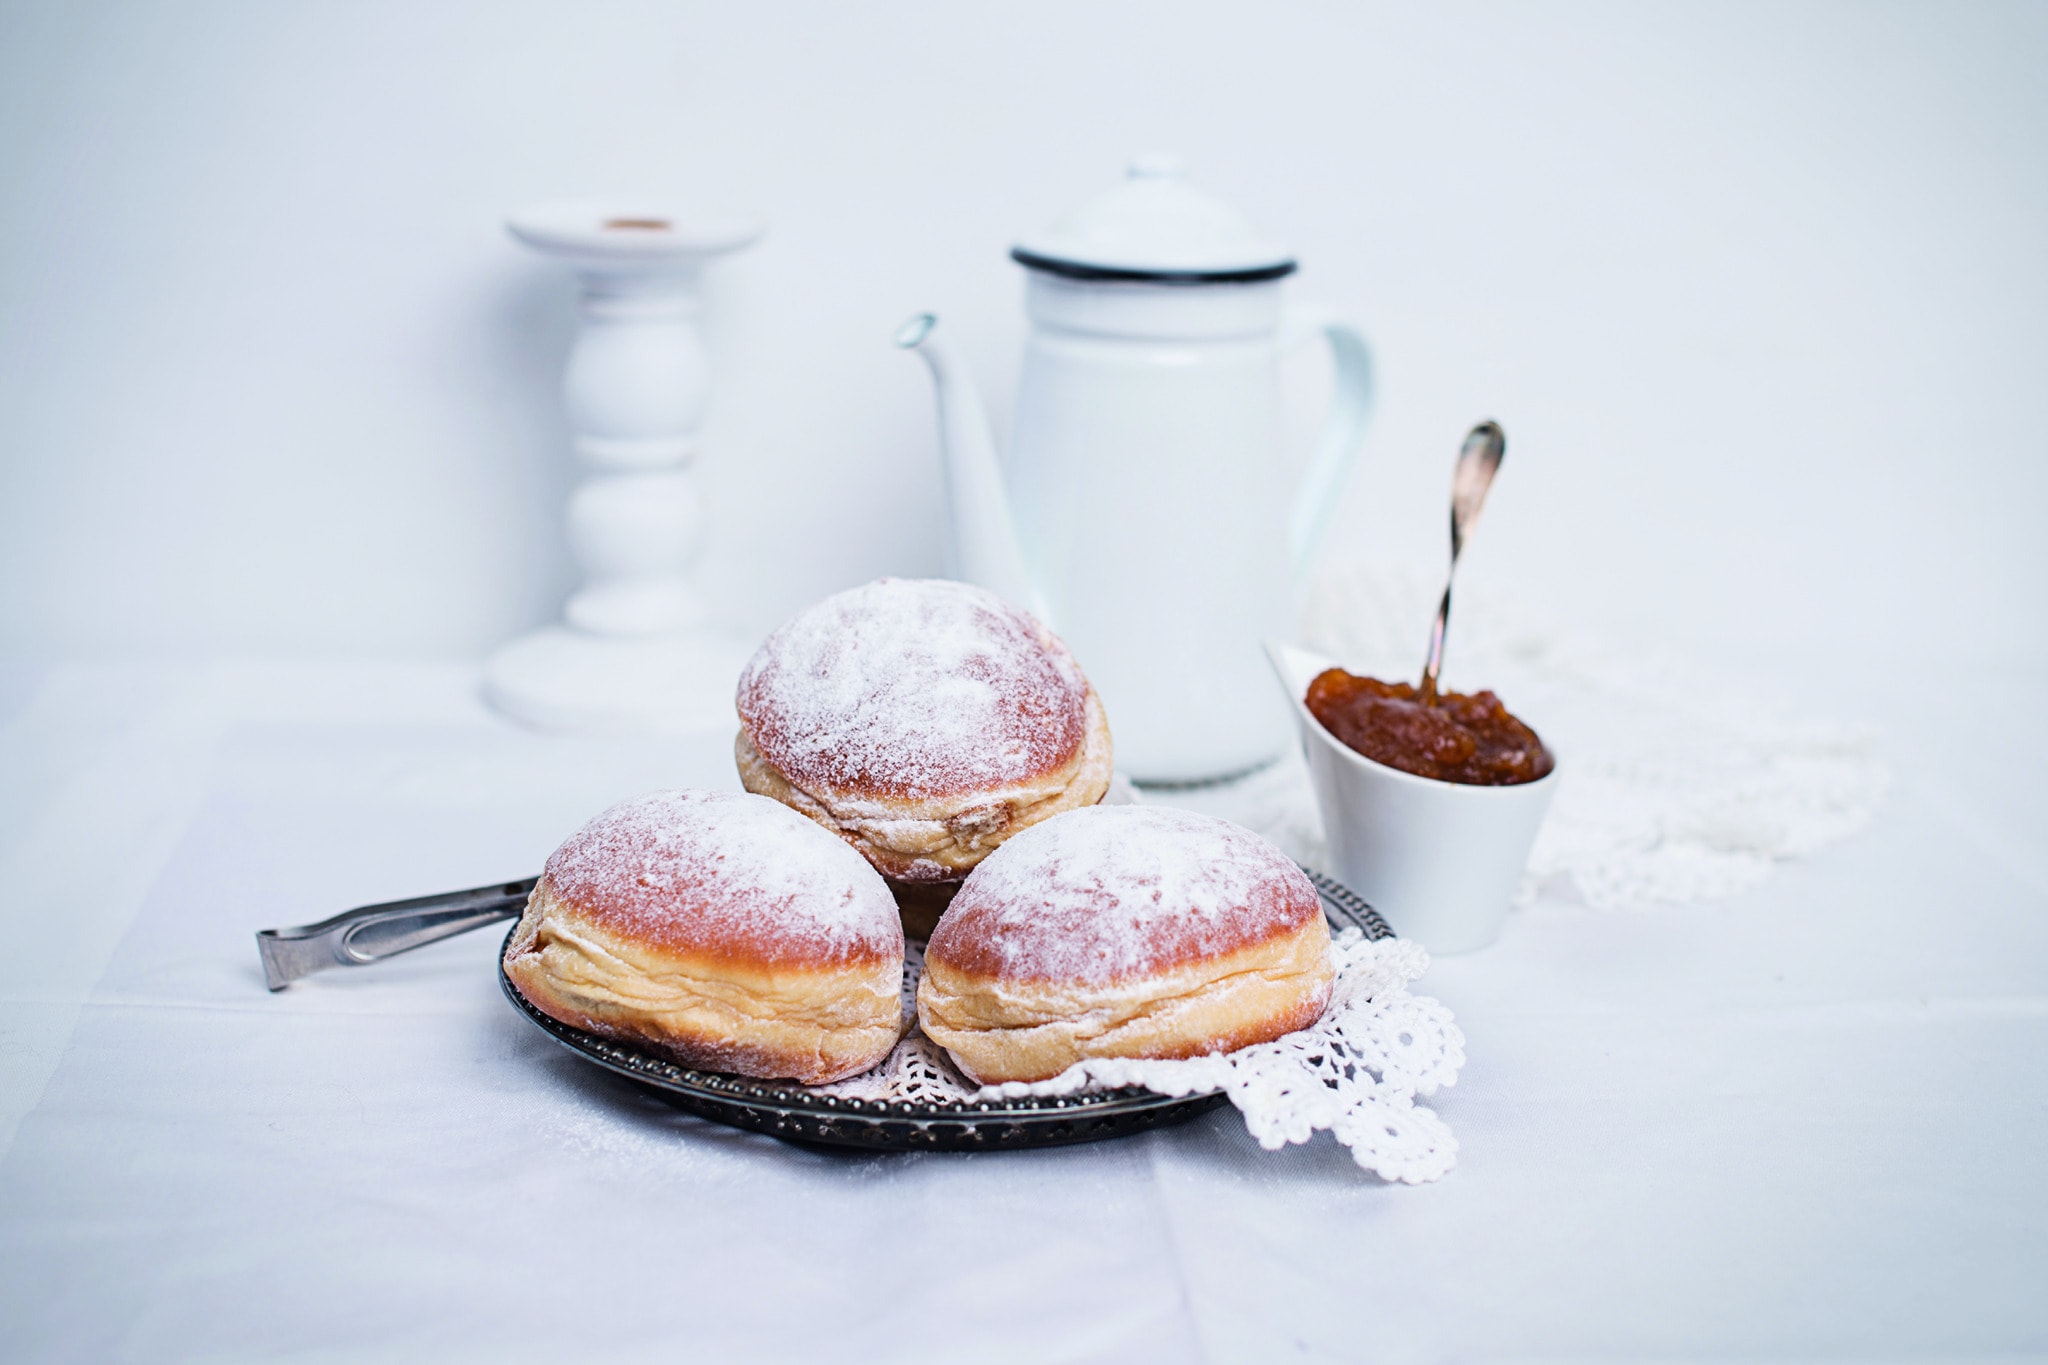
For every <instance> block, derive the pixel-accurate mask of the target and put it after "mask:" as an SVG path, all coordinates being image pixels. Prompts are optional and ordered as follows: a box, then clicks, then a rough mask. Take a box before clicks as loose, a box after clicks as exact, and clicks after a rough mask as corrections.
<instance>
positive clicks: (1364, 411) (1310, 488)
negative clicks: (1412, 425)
mask: <svg viewBox="0 0 2048 1365" xmlns="http://www.w3.org/2000/svg"><path fill="white" fill-rule="evenodd" d="M1318 336H1320V337H1322V338H1323V339H1324V340H1325V341H1327V342H1329V344H1330V355H1331V358H1332V359H1333V360H1335V361H1336V366H1337V368H1336V376H1335V379H1336V382H1335V384H1334V386H1333V392H1332V393H1331V396H1330V416H1329V420H1328V421H1326V422H1324V424H1323V435H1322V439H1321V440H1320V441H1318V442H1317V443H1316V452H1315V454H1314V455H1313V456H1312V457H1311V458H1310V459H1309V462H1308V469H1307V470H1306V471H1305V472H1304V473H1303V474H1302V476H1301V487H1300V489H1299V491H1297V492H1296V493H1295V495H1294V511H1293V513H1292V514H1291V515H1290V516H1289V517H1288V521H1287V549H1288V562H1289V564H1290V565H1291V566H1292V567H1293V570H1294V582H1295V584H1296V585H1297V586H1299V585H1300V584H1301V583H1302V582H1303V581H1304V580H1306V579H1307V577H1308V570H1309V565H1310V564H1311V563H1312V562H1313V561H1314V559H1315V555H1316V549H1317V547H1318V546H1320V545H1321V544H1322V540H1323V533H1324V532H1326V531H1327V530H1329V527H1330V514H1331V513H1333V512H1335V511H1336V510H1337V497H1338V495H1339V494H1340V493H1342V492H1343V491H1344V481H1345V479H1346V478H1348V477H1349V476H1350V473H1351V463H1352V461H1353V460H1354V459H1356V458H1357V456H1358V446H1359V443H1360V442H1361V441H1363V440H1364V439H1365V428H1366V424H1367V423H1368V422H1370V421H1371V420H1372V409H1373V374H1372V351H1371V349H1370V348H1369V347H1368V346H1367V345H1366V344H1365V335H1364V333H1362V332H1360V331H1359V330H1358V329H1357V328H1356V327H1354V326H1352V325H1351V324H1350V323H1348V322H1346V321H1344V320H1343V319H1342V318H1340V317H1338V316H1336V315H1335V314H1333V313H1330V312H1328V311H1326V310H1324V309H1320V308H1315V307H1306V306H1295V307H1290V308H1289V309H1288V310H1287V315H1286V318H1285V320H1284V322H1283V324H1282V327H1281V337H1282V341H1283V344H1285V345H1287V346H1288V347H1289V348H1290V349H1292V347H1294V346H1298V345H1301V344H1302V343H1304V342H1307V341H1309V340H1311V339H1312V338H1314V337H1318Z"/></svg>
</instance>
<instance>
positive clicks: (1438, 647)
mask: <svg viewBox="0 0 2048 1365" xmlns="http://www.w3.org/2000/svg"><path fill="white" fill-rule="evenodd" d="M1507 453H1508V438H1507V433H1505V432H1503V431H1502V430H1501V429H1500V424H1499V423H1498V422H1481V423H1480V424H1479V425H1478V426H1476V427H1474V428H1472V430H1471V432H1470V433H1469V434H1468V435H1467V436H1466V437H1465V445H1464V448H1463V449H1462V450H1460V451H1459V452H1458V468H1457V470H1456V471H1455V472H1454V473H1453V474H1452V475H1451V571H1450V573H1448V574H1446V575H1445V576H1444V600H1443V601H1442V602H1440V603H1438V604H1437V609H1436V624H1435V625H1433V626H1431V627H1430V628H1429V658H1428V659H1427V660H1426V661H1424V663H1423V665H1422V687H1421V689H1420V691H1421V693H1422V704H1423V705H1424V706H1434V705H1436V679H1437V674H1439V673H1441V672H1442V671H1443V666H1444V632H1445V631H1446V630H1448V629H1449V628H1450V624H1451V580H1452V579H1454V578H1456V577H1457V574H1458V555H1459V554H1460V553H1461V552H1462V551H1463V550H1464V548H1465V537H1466V536H1468V535H1470V534H1471V532H1472V528H1473V527H1474V526H1477V525H1478V524H1479V509H1480V508H1482V507H1484V506H1485V505H1486V490H1487V489H1489V488H1491V487H1493V476H1494V475H1495V474H1497V473H1499V472H1500V462H1501V458H1502V457H1503V456H1505V455H1506V454H1507Z"/></svg>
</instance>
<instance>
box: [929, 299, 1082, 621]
mask: <svg viewBox="0 0 2048 1365" xmlns="http://www.w3.org/2000/svg"><path fill="white" fill-rule="evenodd" d="M938 323H939V320H938V318H937V316H936V315H934V314H931V313H919V314H918V315H917V316H915V317H913V318H911V319H910V320H909V321H908V322H905V323H904V324H903V325H902V326H901V327H899V328H897V329H896V344H897V345H898V346H900V347H902V348H903V349H904V350H906V351H916V352H917V353H918V354H919V355H922V356H923V357H924V360H925V364H927V365H929V366H931V371H932V384H933V386H934V388H935V389H936V390H937V397H938V403H939V463H940V467H941V468H942V469H943V470H944V471H945V483H946V513H947V516H948V519H949V520H950V522H951V524H952V528H953V565H952V571H953V573H954V574H955V576H957V577H959V578H961V579H963V580H965V581H966V582H969V583H973V584H975V585H976V586H978V587H983V588H987V589H988V590H989V591H990V592H992V593H994V594H996V595H997V596H998V597H1002V598H1006V599H1008V600H1009V601H1011V602H1014V603H1016V604H1017V605H1019V606H1021V607H1026V608H1028V609H1030V610H1031V611H1033V612H1036V613H1037V614H1038V617H1039V619H1040V620H1043V621H1046V622H1047V624H1051V618H1050V617H1049V616H1048V615H1047V613H1046V609H1045V603H1044V601H1043V600H1042V598H1041V595H1040V594H1039V593H1038V591H1037V590H1036V589H1035V588H1034V587H1033V585H1032V582H1031V578H1030V575H1029V573H1028V572H1027V571H1026V569H1025V567H1024V553H1023V550H1022V548H1021V546H1020V545H1019V543H1018V539H1017V527H1016V523H1015V522H1014V521H1013V520H1012V519H1011V516H1010V499H1009V495H1008V494H1007V493H1006V492H1005V491H1004V488H1003V472H1002V466H1001V465H1000V464H998V463H997V461H996V446H995V439H994V437H993V435H992V434H991V433H990V431H989V424H988V413H987V412H986V411H985V410H984V409H983V407H982V405H981V394H980V393H979V392H978V391H977V390H976V388H975V386H974V379H973V376H971V375H970V374H968V373H967V369H966V367H965V366H964V365H963V364H962V363H961V361H960V358H959V356H958V355H956V354H955V353H954V352H953V350H952V348H951V347H949V346H947V345H945V344H944V343H943V342H941V341H940V340H939V339H938V338H937V337H936V336H935V335H934V333H935V332H936V331H937V329H938Z"/></svg>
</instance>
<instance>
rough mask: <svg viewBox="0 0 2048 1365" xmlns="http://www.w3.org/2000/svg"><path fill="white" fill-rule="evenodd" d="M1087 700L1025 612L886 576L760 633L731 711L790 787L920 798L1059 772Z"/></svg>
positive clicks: (958, 588) (982, 595)
mask: <svg viewBox="0 0 2048 1365" xmlns="http://www.w3.org/2000/svg"><path fill="white" fill-rule="evenodd" d="M1087 694H1088V684H1087V681H1086V679H1085V678H1084V677H1083V676H1082V674H1081V670H1080V669H1079V667H1078V666H1076V665H1075V663H1074V661H1073V658H1072V656H1070V655H1069V654H1068V653H1067V651H1066V649H1065V647H1064V646H1062V645H1061V644H1060V643H1059V641H1058V640H1056V639H1054V638H1053V637H1052V636H1051V635H1050V633H1049V632H1046V631H1045V630H1044V628H1043V627H1042V626H1040V625H1039V623H1038V622H1037V620H1035V619H1034V618H1033V617H1032V616H1030V615H1029V614H1028V613H1026V612H1024V611H1022V610H1020V609H1019V608H1017V607H1014V606H1011V605H1010V604H1009V603H1007V602H1005V601H1003V600H1002V599H1001V598H999V597H997V596H995V595H994V594H992V593H988V592H984V591H983V590H981V589H979V588H974V587H970V586H968V585H967V584H964V583H953V582H948V581H945V580H941V579H891V578H884V579H881V580H878V581H877V582H874V583H869V584H867V585H866V586H864V587H859V588H854V589H852V590H850V591H847V592H842V593H839V594H837V595H835V596H832V597H828V598H826V599H825V600H824V601H823V602H820V603H818V604H817V605H816V606H814V607H811V608H810V609H809V610H807V611H805V612H803V613H802V614H800V615H799V616H797V617H796V618H795V619H794V620H792V621H790V622H789V623H788V624H786V625H784V626H783V627H782V628H781V629H780V630H777V631H776V632H775V633H774V634H773V635H771V636H769V637H768V640H767V642H766V643H765V644H763V645H762V646H761V649H760V651H759V652H758V653H756V654H755V655H754V658H753V661H752V662H751V663H749V664H748V665H747V669H746V672H745V673H744V674H742V675H741V678H740V687H739V712H740V718H741V720H742V721H744V722H745V724H746V725H747V728H748V731H749V732H750V734H751V735H752V736H753V740H754V744H755V747H757V748H758V749H759V750H760V751H761V753H762V755H763V756H764V757H765V758H767V759H768V761H769V762H771V763H773V764H774V765H775V766H776V767H777V768H778V769H780V770H781V772H782V773H783V774H784V776H786V777H787V778H789V779H790V780H791V781H792V782H795V783H797V784H798V785H800V786H805V787H813V788H815V787H826V788H831V789H833V790H836V791H840V792H871V793H874V794H876V795H883V796H892V797H901V798H909V799H919V798H927V797H938V796H949V795H954V794H957V793H960V792H966V791H974V790H978V789H982V788H986V787H992V786H1001V785H1004V784H1007V783H1011V782H1018V781H1025V780H1029V779H1031V778H1033V777H1036V776H1039V775H1041V774H1044V773H1047V772H1051V771H1053V770H1055V769H1057V768H1058V767H1060V766H1061V765H1062V764H1064V763H1066V762H1068V761H1069V760H1070V759H1071V758H1072V757H1073V755H1074V754H1075V752H1076V751H1077V750H1078V749H1079V748H1080V746H1081V743H1082V741H1083V739H1084V737H1085V731H1086V716H1087V712H1086V701H1087Z"/></svg>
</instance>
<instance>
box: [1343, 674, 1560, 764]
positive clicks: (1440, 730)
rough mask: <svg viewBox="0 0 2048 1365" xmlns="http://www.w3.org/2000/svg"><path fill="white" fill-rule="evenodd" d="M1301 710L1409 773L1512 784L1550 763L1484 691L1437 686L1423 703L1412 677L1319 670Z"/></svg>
mask: <svg viewBox="0 0 2048 1365" xmlns="http://www.w3.org/2000/svg"><path fill="white" fill-rule="evenodd" d="M1307 701H1308V709H1309V711H1310V712H1311V713H1313V714H1314V716H1315V718H1316V719H1317V720H1319V721H1321V722H1322V723H1323V728H1324V729H1326V730H1328V731H1329V732H1330V733H1331V734H1333V735H1335V736H1336V737H1337V738H1338V739H1340V740H1342V741H1343V742H1344V744H1345V746H1346V747H1347V748H1350V749H1354V750H1356V751H1357V752H1359V753H1361V754H1364V755H1365V756H1366V757H1367V758H1369V759H1371V760H1373V761H1374V762H1375V763H1384V764H1386V765H1387V766H1388V767H1389V768H1399V769H1400V770H1401V771H1402V772H1404V773H1414V774H1415V775H1416V776H1417V777H1433V778H1436V779H1437V780H1438V781H1440V782H1461V783H1464V784H1465V785H1466V786H1472V787H1512V786H1514V785H1516V784H1517V783H1522V782H1534V781H1535V780H1536V779H1538V778H1539V777H1548V776H1549V775H1550V770H1551V769H1552V768H1554V767H1556V766H1557V760H1556V759H1554V758H1552V757H1551V756H1550V750H1548V749H1546V748H1544V747H1543V741H1542V740H1541V739H1539V738H1537V735H1536V732H1535V731H1534V730H1531V729H1530V728H1529V727H1528V726H1526V725H1524V724H1522V722H1521V721H1519V720H1516V719H1515V718H1514V717H1513V716H1512V715H1510V714H1508V709H1507V707H1505V706H1503V705H1501V701H1500V698H1499V697H1496V696H1494V695H1493V693H1491V692H1478V693H1474V694H1473V695H1471V696H1466V695H1465V694H1464V693H1462V692H1440V693H1438V694H1437V699H1436V704H1435V705H1434V706H1425V705H1423V702H1422V697H1421V695H1420V694H1419V693H1418V692H1417V690H1416V688H1415V686H1414V684H1412V683H1386V682H1381V681H1380V680H1379V679H1378V678H1361V677H1357V676H1356V675H1354V674H1350V673H1346V672H1345V671H1344V670H1343V669H1341V668H1331V669H1326V670H1324V671H1323V672H1321V673H1318V674H1317V675H1316V678H1315V681H1314V682H1311V683H1310V684H1309V685H1308V697H1307Z"/></svg>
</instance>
